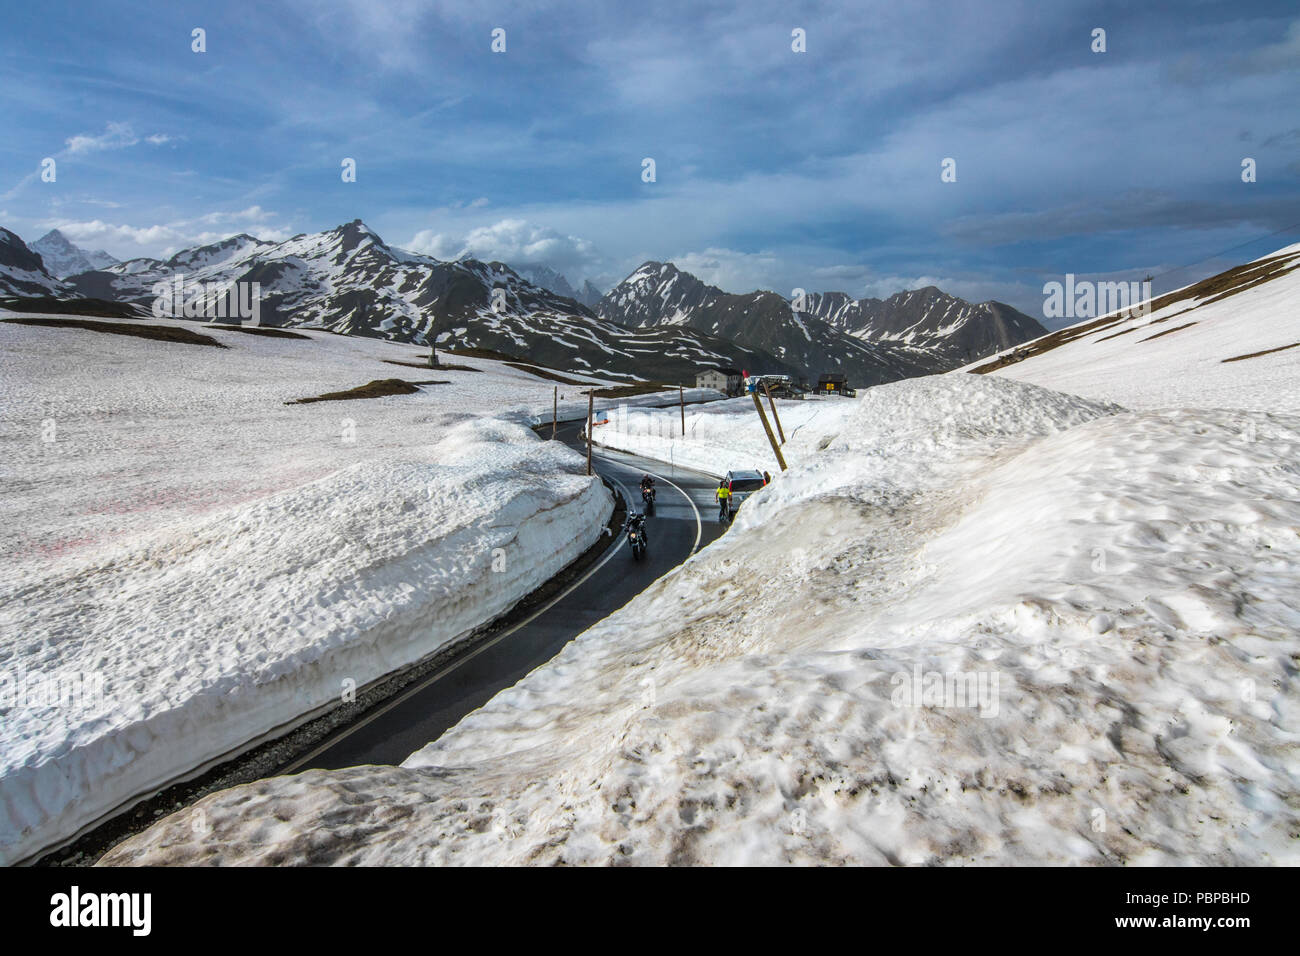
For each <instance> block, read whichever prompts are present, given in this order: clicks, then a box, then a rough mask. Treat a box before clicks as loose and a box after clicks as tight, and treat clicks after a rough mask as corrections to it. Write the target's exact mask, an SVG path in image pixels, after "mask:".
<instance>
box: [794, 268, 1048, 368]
mask: <svg viewBox="0 0 1300 956" xmlns="http://www.w3.org/2000/svg"><path fill="white" fill-rule="evenodd" d="M806 310H807V311H808V312H810V313H811V314H813V315H815V316H817V317H819V318H822V319H825V320H826V321H827V322H829V323H830V324H831V325H833V326H835V327H836V328H838V329H841V330H842V331H844V332H847V333H848V334H849V335H852V336H853V337H854V338H859V339H862V340H863V341H868V342H889V343H895V344H899V345H906V346H909V347H912V348H919V349H923V350H924V351H927V352H930V353H932V354H934V355H936V356H939V357H940V358H942V359H943V360H944V361H945V362H949V363H953V364H957V365H962V364H965V363H966V362H970V361H973V360H975V359H978V358H982V357H984V356H985V355H992V354H993V353H995V352H1000V351H1002V350H1003V349H1006V348H1010V347H1011V346H1013V345H1019V344H1020V343H1021V342H1028V341H1029V340H1030V339H1035V338H1038V336H1040V335H1043V334H1045V333H1046V332H1047V329H1045V328H1043V326H1042V325H1041V324H1040V323H1039V322H1038V321H1037V320H1035V319H1033V318H1031V317H1030V316H1028V315H1025V314H1024V313H1023V312H1019V311H1017V310H1015V309H1013V308H1012V307H1011V306H1009V305H1005V304H1004V303H1001V302H994V301H989V302H980V303H978V304H976V303H972V302H967V301H966V300H965V299H959V298H957V297H956V296H954V295H949V294H948V293H946V292H944V291H942V290H941V289H938V288H936V287H935V286H926V287H925V288H923V289H914V290H912V291H909V292H899V293H896V294H894V295H891V296H890V297H889V298H888V299H853V298H851V297H850V296H848V295H846V294H845V293H843V292H825V293H813V294H811V295H809V296H807V301H806Z"/></svg>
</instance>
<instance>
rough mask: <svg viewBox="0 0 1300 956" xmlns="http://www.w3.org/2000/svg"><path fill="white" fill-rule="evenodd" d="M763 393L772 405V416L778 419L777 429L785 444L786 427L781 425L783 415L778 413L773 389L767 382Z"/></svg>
mask: <svg viewBox="0 0 1300 956" xmlns="http://www.w3.org/2000/svg"><path fill="white" fill-rule="evenodd" d="M763 394H764V395H766V396H767V404H768V405H770V406H772V418H773V419H775V420H776V431H777V434H779V435H780V436H781V444H782V445H784V444H785V429H784V428H782V427H781V416H780V415H778V414H777V413H776V402H775V401H774V400H773V399H772V390H771V389H770V388H768V387H767V382H764V383H763Z"/></svg>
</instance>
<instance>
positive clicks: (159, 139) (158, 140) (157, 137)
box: [145, 133, 173, 146]
mask: <svg viewBox="0 0 1300 956" xmlns="http://www.w3.org/2000/svg"><path fill="white" fill-rule="evenodd" d="M172 138H173V137H171V136H168V135H167V134H166V133H154V134H153V135H152V136H146V137H145V142H146V143H151V144H152V145H154V146H161V145H163V144H164V143H170V142H171V141H172Z"/></svg>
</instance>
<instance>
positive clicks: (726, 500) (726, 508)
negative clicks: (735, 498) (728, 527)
mask: <svg viewBox="0 0 1300 956" xmlns="http://www.w3.org/2000/svg"><path fill="white" fill-rule="evenodd" d="M714 498H716V499H717V501H718V517H719V518H725V519H728V520H730V518H731V485H729V484H727V479H726V478H723V479H722V481H720V482H719V483H718V490H717V492H716V493H715V494H714Z"/></svg>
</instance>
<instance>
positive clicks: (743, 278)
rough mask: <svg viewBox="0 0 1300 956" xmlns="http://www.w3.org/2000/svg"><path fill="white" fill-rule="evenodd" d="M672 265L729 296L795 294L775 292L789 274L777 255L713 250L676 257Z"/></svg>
mask: <svg viewBox="0 0 1300 956" xmlns="http://www.w3.org/2000/svg"><path fill="white" fill-rule="evenodd" d="M671 261H672V263H673V265H675V266H677V268H679V269H683V270H685V271H686V272H689V273H690V274H691V275H693V276H695V277H696V278H698V279H701V280H702V281H704V282H706V283H708V284H709V285H715V286H717V287H718V288H719V289H722V290H723V291H725V292H752V291H753V290H755V289H770V290H771V291H773V292H777V293H779V294H781V295H784V296H789V295H790V294H791V290H790V289H784V288H779V289H772V285H773V284H774V279H775V277H776V276H777V275H779V274H782V273H784V272H785V268H784V263H783V262H782V261H781V258H780V257H779V256H778V255H777V254H776V253H773V252H737V251H736V250H734V249H719V248H714V247H710V248H708V249H705V250H704V251H703V252H688V253H685V254H684V255H680V256H673V257H672V260H671ZM793 288H794V287H793V286H791V289H793Z"/></svg>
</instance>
